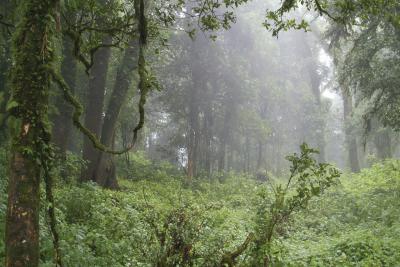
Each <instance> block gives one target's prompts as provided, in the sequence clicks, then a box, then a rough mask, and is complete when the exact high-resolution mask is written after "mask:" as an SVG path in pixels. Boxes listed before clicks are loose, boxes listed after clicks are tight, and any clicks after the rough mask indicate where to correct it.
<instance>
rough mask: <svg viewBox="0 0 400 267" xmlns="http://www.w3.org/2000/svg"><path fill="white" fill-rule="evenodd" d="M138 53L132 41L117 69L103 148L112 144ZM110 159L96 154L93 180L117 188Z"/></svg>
mask: <svg viewBox="0 0 400 267" xmlns="http://www.w3.org/2000/svg"><path fill="white" fill-rule="evenodd" d="M138 51H139V43H138V40H136V39H135V40H132V41H131V42H130V44H129V46H128V48H127V49H126V51H125V54H124V57H123V59H122V63H121V66H120V67H119V69H118V72H117V77H116V81H115V84H114V89H113V92H112V94H111V98H110V102H109V103H108V107H107V111H106V115H105V117H104V123H103V128H102V131H101V140H100V141H101V143H102V144H103V145H105V146H111V145H112V143H113V136H114V132H115V127H116V124H117V121H118V116H119V114H120V111H121V108H122V105H123V103H124V101H125V99H126V95H127V93H128V89H129V87H130V85H131V83H132V72H133V71H134V70H135V68H136V67H137V59H138V55H139V54H138ZM112 157H113V156H112V155H109V154H107V153H104V152H101V151H99V152H98V156H97V164H96V166H95V177H94V179H95V181H96V182H97V183H98V184H99V185H101V186H103V187H109V188H116V187H118V182H117V177H116V176H115V170H114V171H112V172H110V168H115V164H113V162H112Z"/></svg>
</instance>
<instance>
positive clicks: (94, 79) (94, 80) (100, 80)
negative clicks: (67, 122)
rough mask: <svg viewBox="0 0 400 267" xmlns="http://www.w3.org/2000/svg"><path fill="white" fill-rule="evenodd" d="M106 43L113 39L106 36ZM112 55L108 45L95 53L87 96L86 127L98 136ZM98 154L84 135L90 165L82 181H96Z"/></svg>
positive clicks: (84, 151) (85, 157)
mask: <svg viewBox="0 0 400 267" xmlns="http://www.w3.org/2000/svg"><path fill="white" fill-rule="evenodd" d="M104 43H111V39H110V38H109V37H107V38H105V40H104ZM110 56H111V50H110V48H108V47H103V48H100V49H99V50H98V51H97V52H96V54H95V55H94V64H93V66H92V69H91V72H90V78H89V91H88V94H87V97H86V107H87V108H86V115H85V127H86V128H87V129H88V130H90V131H91V132H92V133H94V134H95V135H97V136H98V137H99V136H100V130H101V126H102V120H103V105H104V95H105V90H106V79H107V72H108V62H109V59H110ZM97 155H98V154H97V150H96V148H95V147H94V146H93V144H92V142H91V141H90V140H89V138H87V137H86V136H84V138H83V159H84V160H85V161H87V162H88V165H87V167H86V168H84V169H83V170H82V173H81V179H80V180H81V182H87V181H95V177H94V172H95V170H96V164H97Z"/></svg>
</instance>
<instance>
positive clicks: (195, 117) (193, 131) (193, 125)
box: [187, 87, 199, 183]
mask: <svg viewBox="0 0 400 267" xmlns="http://www.w3.org/2000/svg"><path fill="white" fill-rule="evenodd" d="M196 90H197V89H196V88H194V87H193V89H192V90H191V91H192V93H191V102H190V107H189V109H190V111H189V133H188V139H189V140H188V149H187V150H188V164H187V176H188V183H191V181H192V178H193V176H195V175H196V164H197V152H198V143H199V140H198V139H199V136H198V135H199V108H198V105H197V103H196V102H197V101H196V93H195V92H196Z"/></svg>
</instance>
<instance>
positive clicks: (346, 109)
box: [342, 89, 360, 172]
mask: <svg viewBox="0 0 400 267" xmlns="http://www.w3.org/2000/svg"><path fill="white" fill-rule="evenodd" d="M342 96H343V115H344V125H345V131H344V132H345V139H346V145H347V152H348V160H349V163H350V169H351V171H352V172H359V171H360V162H359V160H358V148H357V139H356V137H355V136H354V135H353V133H352V132H351V129H350V127H349V125H348V122H349V120H350V119H351V113H352V110H353V101H352V99H351V96H350V95H349V94H348V93H347V92H346V91H345V90H344V89H342Z"/></svg>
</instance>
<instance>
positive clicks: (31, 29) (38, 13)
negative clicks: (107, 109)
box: [5, 0, 57, 267]
mask: <svg viewBox="0 0 400 267" xmlns="http://www.w3.org/2000/svg"><path fill="white" fill-rule="evenodd" d="M56 4H57V1H56V0H30V1H24V6H25V9H24V10H25V12H24V14H23V19H22V20H21V23H20V25H19V26H18V30H17V31H16V36H14V37H15V38H14V53H13V58H14V61H13V62H14V65H13V69H12V79H11V89H12V100H11V101H12V102H11V103H13V105H12V106H13V108H12V109H11V110H10V113H11V116H12V118H11V119H12V120H14V122H15V123H14V127H15V129H13V133H12V139H13V140H12V150H11V151H12V155H11V159H10V176H9V186H8V206H7V218H6V235H5V242H6V262H5V265H6V266H7V267H25V266H29V267H36V266H38V264H39V202H40V197H39V191H40V175H41V164H40V163H39V162H40V160H41V156H42V153H44V151H45V149H46V147H48V145H49V142H50V140H49V135H50V134H49V130H48V129H47V125H48V123H47V112H48V98H49V84H50V78H49V75H48V71H47V67H48V66H49V65H50V64H51V63H52V61H53V55H52V53H51V51H52V43H51V42H52V41H51V40H52V38H53V36H52V35H53V34H52V32H53V30H52V28H53V21H54V20H55V18H54V15H55V7H56ZM16 125H18V126H16Z"/></svg>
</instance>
